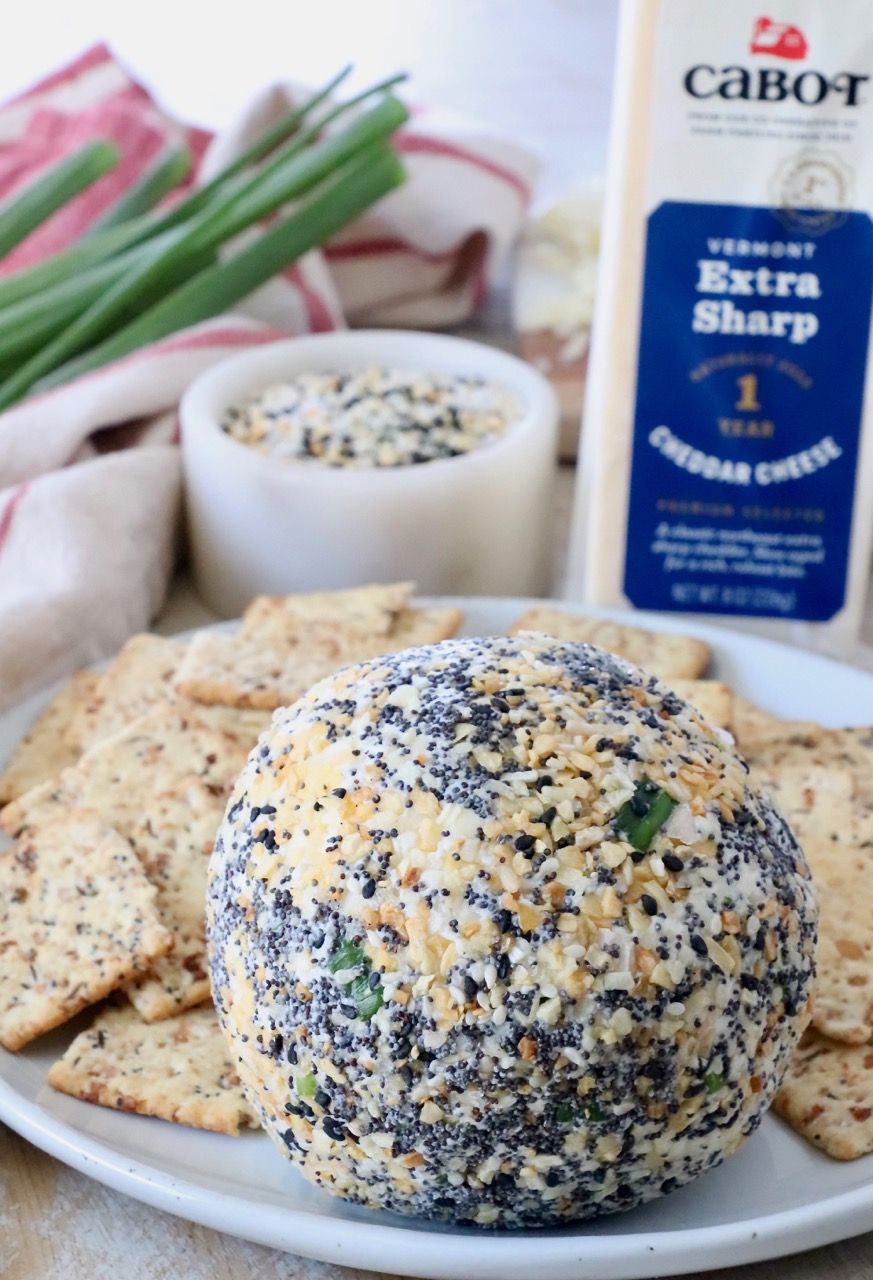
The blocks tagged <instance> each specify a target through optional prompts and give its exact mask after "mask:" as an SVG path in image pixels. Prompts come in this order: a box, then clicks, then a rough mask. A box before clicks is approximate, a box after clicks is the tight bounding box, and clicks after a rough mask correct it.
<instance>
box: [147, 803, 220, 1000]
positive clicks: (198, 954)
mask: <svg viewBox="0 0 873 1280" xmlns="http://www.w3.org/2000/svg"><path fill="white" fill-rule="evenodd" d="M223 813H224V795H223V792H218V793H216V791H215V790H214V789H213V788H211V787H209V786H207V785H206V783H204V782H202V781H201V780H200V778H186V779H185V780H184V782H181V783H179V784H178V786H176V787H173V788H172V790H170V791H165V792H163V793H162V794H161V795H157V796H154V797H153V798H152V799H151V800H150V801H149V806H148V814H147V816H146V817H145V818H144V819H143V821H142V822H140V823H139V824H138V825H137V826H136V827H134V828H133V830H132V831H131V835H130V841H131V844H132V845H133V848H134V851H135V853H136V855H137V857H138V858H139V860H140V862H141V863H142V865H143V867H144V868H145V871H146V873H147V874H148V877H149V879H150V880H151V882H152V884H153V885H155V887H156V888H157V891H158V898H157V905H158V912H159V915H160V918H161V921H162V923H163V924H164V925H165V926H166V928H168V929H169V930H170V931H171V933H172V934H173V939H174V944H173V950H172V951H171V952H170V954H169V955H166V956H163V957H162V958H161V959H160V960H157V961H156V962H155V964H154V965H153V966H152V969H151V971H150V972H149V973H148V974H146V975H145V976H144V977H142V978H137V979H136V980H135V981H134V982H133V983H131V985H130V986H129V987H128V988H127V995H128V996H129V998H130V1000H131V1001H132V1003H133V1004H134V1006H135V1007H136V1010H137V1012H138V1013H139V1015H140V1016H141V1017H142V1018H144V1019H145V1020H146V1022H156V1021H158V1020H159V1019H162V1018H169V1017H171V1016H172V1015H173V1014H176V1013H179V1012H180V1011H181V1010H183V1009H189V1008H191V1007H192V1006H194V1005H197V1004H201V1003H202V1002H203V1001H204V1000H208V999H209V997H210V991H209V977H208V974H207V971H206V942H205V936H204V919H203V915H204V905H205V902H206V872H207V863H208V860H209V855H210V853H211V852H212V844H213V841H214V839H215V833H216V831H217V830H218V827H219V824H220V822H221V818H222V815H223Z"/></svg>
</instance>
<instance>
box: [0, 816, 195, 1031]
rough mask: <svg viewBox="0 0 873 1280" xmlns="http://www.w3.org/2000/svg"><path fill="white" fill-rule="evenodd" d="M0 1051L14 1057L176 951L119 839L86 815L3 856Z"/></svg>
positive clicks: (44, 830) (42, 830)
mask: <svg viewBox="0 0 873 1280" xmlns="http://www.w3.org/2000/svg"><path fill="white" fill-rule="evenodd" d="M0 884H2V886H3V892H2V894H0V955H2V957H3V963H2V965H0V1043H2V1044H3V1045H5V1047H6V1048H7V1049H11V1050H16V1049H21V1048H22V1047H23V1046H24V1045H26V1044H28V1043H29V1042H30V1041H31V1040H33V1039H35V1038H36V1037H37V1036H39V1035H42V1033H43V1032H44V1031H50V1030H51V1029H52V1027H57V1026H59V1025H60V1024H61V1023H62V1022H66V1021H67V1019H68V1018H72V1017H73V1015H74V1014H76V1013H78V1012H79V1010H80V1009H84V1008H85V1007H86V1005H89V1004H94V1003H95V1001H97V1000H101V999H102V998H103V997H104V996H105V995H107V994H108V993H109V992H110V991H113V990H114V989H115V988H116V987H118V986H120V985H121V984H122V983H124V982H127V981H129V980H130V979H131V978H132V977H133V976H134V975H135V974H136V973H137V972H140V971H142V970H144V969H147V968H148V967H149V965H150V964H151V963H152V962H153V961H154V960H155V959H157V957H158V956H161V955H164V954H165V953H166V952H167V951H168V950H169V949H170V947H171V946H172V944H173V936H172V934H171V933H170V932H169V931H168V930H167V929H165V928H164V926H163V925H162V924H161V922H160V920H159V918H158V915H157V909H156V905H155V899H156V892H155V889H154V888H153V886H152V885H151V884H149V882H148V880H146V878H145V875H144V874H143V871H142V869H141V867H140V865H139V862H138V861H137V859H136V857H135V855H134V854H133V853H132V852H131V849H130V847H129V845H128V844H127V842H126V841H125V840H122V838H121V837H120V836H118V835H116V833H115V832H114V831H111V830H109V829H108V828H107V827H106V826H105V825H104V824H103V823H102V822H101V821H100V819H99V817H98V816H97V814H95V813H93V812H90V811H88V810H85V809H75V810H73V811H72V812H70V813H67V814H66V815H65V816H64V818H63V820H62V821H61V822H58V823H54V824H49V825H47V826H40V827H38V828H37V829H35V830H33V831H30V832H29V833H28V834H27V835H26V836H25V837H23V838H22V839H21V840H20V841H19V842H18V843H17V844H16V845H14V846H13V847H12V848H11V849H7V850H5V851H4V852H3V853H2V854H0Z"/></svg>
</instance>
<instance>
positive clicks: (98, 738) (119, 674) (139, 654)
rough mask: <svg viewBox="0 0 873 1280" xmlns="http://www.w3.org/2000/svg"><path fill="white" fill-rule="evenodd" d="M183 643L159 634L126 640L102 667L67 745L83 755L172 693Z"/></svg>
mask: <svg viewBox="0 0 873 1280" xmlns="http://www.w3.org/2000/svg"><path fill="white" fill-rule="evenodd" d="M184 652H185V643H184V641H181V640H173V639H166V638H165V637H163V636H155V635H149V634H142V635H136V636H131V638H130V639H129V640H128V642H127V644H125V645H124V647H123V648H122V649H121V650H120V652H119V653H118V655H117V657H116V658H114V659H113V661H112V663H111V664H110V666H109V667H108V668H107V669H106V671H105V672H104V673H103V675H102V676H100V677H99V682H98V685H97V688H96V689H95V691H94V694H93V696H92V697H91V698H89V699H88V701H87V702H86V703H85V704H84V705H83V706H82V707H81V708H80V709H79V711H78V713H77V714H76V716H74V717H73V720H72V722H71V724H70V726H69V728H68V730H67V741H68V742H69V743H70V745H71V746H73V747H74V748H75V749H76V750H77V751H79V752H82V751H87V750H88V749H89V748H90V747H93V746H96V745H97V743H98V742H103V741H104V740H105V739H106V738H111V737H112V736H113V735H114V734H116V733H118V732H120V730H122V729H123V728H124V727H125V726H126V725H128V724H130V723H131V722H132V721H134V720H138V719H139V718H140V717H141V716H144V715H145V714H146V713H147V712H148V711H150V710H151V709H152V707H154V706H156V705H157V703H159V702H161V701H162V700H163V699H164V698H166V697H167V695H168V694H170V693H171V692H172V684H171V681H172V678H173V676H174V675H175V672H176V668H177V667H178V665H179V663H180V661H181V659H182V655H183V653H184Z"/></svg>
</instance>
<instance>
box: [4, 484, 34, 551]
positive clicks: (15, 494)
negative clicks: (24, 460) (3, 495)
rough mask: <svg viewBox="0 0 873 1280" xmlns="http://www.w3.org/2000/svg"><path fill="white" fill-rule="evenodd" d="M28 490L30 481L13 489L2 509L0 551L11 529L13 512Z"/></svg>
mask: <svg viewBox="0 0 873 1280" xmlns="http://www.w3.org/2000/svg"><path fill="white" fill-rule="evenodd" d="M29 488H30V481H29V480H25V481H24V483H23V484H20V485H19V486H18V488H17V489H13V491H12V496H11V497H10V498H9V501H8V502H7V503H6V506H5V507H4V508H3V514H2V516H0V551H2V550H3V544H4V542H5V541H6V539H7V537H8V536H9V530H10V528H11V527H12V520H13V518H14V516H15V512H16V511H17V510H18V507H19V504H20V503H21V500H22V498H23V497H24V495H25V494H26V493H27V491H28V489H29Z"/></svg>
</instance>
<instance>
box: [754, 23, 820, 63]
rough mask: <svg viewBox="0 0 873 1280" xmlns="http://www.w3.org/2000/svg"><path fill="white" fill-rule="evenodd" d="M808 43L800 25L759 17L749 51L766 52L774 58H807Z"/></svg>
mask: <svg viewBox="0 0 873 1280" xmlns="http://www.w3.org/2000/svg"><path fill="white" fill-rule="evenodd" d="M807 49H808V45H807V43H806V36H805V35H804V34H803V32H802V31H801V30H800V28H799V27H792V26H791V24H790V23H788V22H774V21H773V20H772V18H758V20H757V22H756V23H755V29H754V31H753V32H752V42H751V44H750V45H749V53H766V54H769V55H770V56H771V57H773V58H791V59H796V58H805V57H806V53H807Z"/></svg>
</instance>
